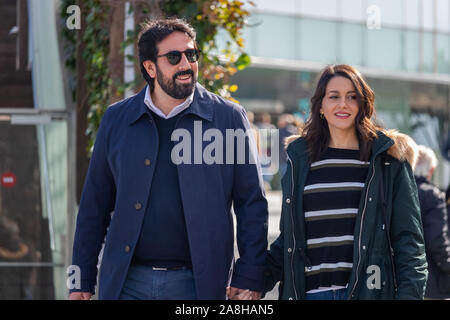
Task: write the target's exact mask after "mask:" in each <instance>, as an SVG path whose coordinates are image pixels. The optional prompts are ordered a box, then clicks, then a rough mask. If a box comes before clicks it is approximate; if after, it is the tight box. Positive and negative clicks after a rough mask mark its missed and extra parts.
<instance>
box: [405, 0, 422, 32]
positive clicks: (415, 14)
mask: <svg viewBox="0 0 450 320" xmlns="http://www.w3.org/2000/svg"><path fill="white" fill-rule="evenodd" d="M403 1H404V6H405V19H404V20H405V26H406V27H407V28H411V29H419V27H420V19H419V17H420V15H419V9H420V2H419V0H403Z"/></svg>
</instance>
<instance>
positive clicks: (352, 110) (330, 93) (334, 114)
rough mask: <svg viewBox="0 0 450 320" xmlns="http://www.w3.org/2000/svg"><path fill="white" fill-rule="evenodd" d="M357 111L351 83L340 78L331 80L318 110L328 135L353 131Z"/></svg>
mask: <svg viewBox="0 0 450 320" xmlns="http://www.w3.org/2000/svg"><path fill="white" fill-rule="evenodd" d="M358 111H359V104H358V100H357V95H356V91H355V87H354V86H353V83H352V82H351V81H350V80H349V79H347V78H344V77H341V76H335V77H333V78H331V80H330V81H329V82H328V84H327V88H326V92H325V96H324V97H323V99H322V107H321V108H320V112H321V113H323V115H324V116H325V119H326V120H327V122H328V127H329V128H330V133H331V134H332V133H333V132H336V131H343V132H351V131H354V130H355V118H356V115H357V114H358Z"/></svg>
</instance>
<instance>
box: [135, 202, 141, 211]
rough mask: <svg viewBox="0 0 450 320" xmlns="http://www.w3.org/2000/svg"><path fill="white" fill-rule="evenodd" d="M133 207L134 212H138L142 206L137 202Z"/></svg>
mask: <svg viewBox="0 0 450 320" xmlns="http://www.w3.org/2000/svg"><path fill="white" fill-rule="evenodd" d="M134 207H135V208H136V210H140V209H141V208H142V204H140V203H139V202H138V203H136V204H135V205H134Z"/></svg>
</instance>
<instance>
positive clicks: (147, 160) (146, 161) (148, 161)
mask: <svg viewBox="0 0 450 320" xmlns="http://www.w3.org/2000/svg"><path fill="white" fill-rule="evenodd" d="M144 164H145V165H146V166H147V167H148V166H149V165H151V164H152V162H151V161H150V159H145V161H144Z"/></svg>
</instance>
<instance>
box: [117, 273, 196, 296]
mask: <svg viewBox="0 0 450 320" xmlns="http://www.w3.org/2000/svg"><path fill="white" fill-rule="evenodd" d="M196 299H197V294H196V291H195V283H194V275H193V274H192V270H191V269H183V270H168V271H160V270H153V269H152V268H151V267H147V266H140V265H131V266H130V269H129V270H128V274H127V279H126V280H125V283H124V286H123V288H122V292H121V294H120V296H119V300H196Z"/></svg>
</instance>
